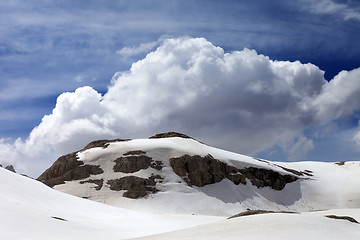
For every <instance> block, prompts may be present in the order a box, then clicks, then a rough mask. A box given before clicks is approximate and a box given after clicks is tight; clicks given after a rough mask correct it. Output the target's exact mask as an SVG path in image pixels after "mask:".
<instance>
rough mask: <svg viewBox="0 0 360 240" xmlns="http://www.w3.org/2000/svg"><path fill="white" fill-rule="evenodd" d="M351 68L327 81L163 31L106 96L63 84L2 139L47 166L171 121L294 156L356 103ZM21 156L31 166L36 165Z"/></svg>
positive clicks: (310, 71)
mask: <svg viewBox="0 0 360 240" xmlns="http://www.w3.org/2000/svg"><path fill="white" fill-rule="evenodd" d="M359 75H360V68H359V69H355V70H353V71H350V72H347V71H343V72H341V73H340V74H339V75H338V76H336V77H335V78H334V79H333V80H332V81H331V82H330V83H327V82H326V81H325V79H324V72H323V71H321V70H320V69H319V68H318V67H317V66H315V65H312V64H302V63H300V62H287V61H285V62H284V61H272V60H270V59H269V58H268V57H266V56H263V55H260V54H257V53H256V51H254V50H249V49H244V50H241V51H235V52H232V53H225V52H224V50H223V49H222V48H220V47H216V46H214V45H213V44H212V43H210V42H208V41H207V40H206V39H203V38H196V39H193V38H178V39H167V40H164V41H163V42H162V43H161V45H160V46H159V47H158V48H157V49H156V50H155V51H153V52H151V53H149V54H147V55H146V57H145V58H144V59H142V60H140V61H138V62H135V63H133V65H132V67H131V69H130V70H129V71H127V72H119V73H116V74H115V75H114V77H113V79H112V82H111V86H109V88H108V91H107V93H106V94H105V95H104V96H101V94H99V93H98V92H96V91H95V90H94V89H92V88H91V87H82V88H78V89H76V90H75V92H68V93H63V94H62V95H60V96H59V97H58V99H57V104H56V106H55V108H54V110H53V111H52V113H51V114H50V115H47V116H44V118H43V119H42V121H41V123H40V124H39V125H38V126H37V127H36V128H34V129H33V130H32V132H31V133H30V135H29V137H28V138H27V139H26V140H24V141H23V140H18V141H17V143H16V144H4V143H0V147H1V148H4V149H5V151H7V152H9V153H13V154H9V156H11V158H13V159H14V161H15V162H16V161H20V160H21V158H23V157H24V156H25V157H26V158H27V159H30V160H31V161H36V162H37V163H39V162H41V163H42V165H43V166H46V165H47V166H48V165H50V164H51V163H52V162H53V161H54V160H55V159H56V157H58V156H59V155H60V154H63V153H68V152H71V151H74V150H77V149H80V148H81V147H83V146H84V145H85V144H87V143H88V142H90V141H92V140H95V139H99V138H115V137H116V138H129V137H130V138H131V137H134V138H135V137H146V136H149V135H151V134H154V133H156V132H162V131H170V130H171V131H172V130H174V131H180V132H184V133H188V134H190V135H192V136H194V137H195V138H199V139H200V140H203V141H204V142H206V143H209V144H211V145H215V146H218V147H222V148H227V149H230V150H233V151H236V152H241V153H244V154H254V153H256V152H259V151H263V150H265V149H270V148H271V147H273V146H276V145H277V146H280V147H282V148H283V149H284V151H285V152H287V153H288V157H289V159H293V160H296V159H299V158H303V157H304V156H305V155H306V153H307V152H308V151H310V150H312V149H313V148H314V147H315V146H314V143H313V140H312V139H311V138H309V136H306V135H304V130H306V129H308V128H310V127H311V128H314V127H316V126H323V125H324V124H326V123H329V122H331V121H332V120H336V119H339V118H344V117H348V116H350V115H351V114H352V112H354V111H358V110H359V109H360V105H359V102H360V82H359V81H360V77H359ZM354 140H355V141H358V137H355V138H354ZM15 146H16V147H15ZM20 153H21V154H22V155H21V158H20V157H19V156H20V155H19V154H20ZM44 156H46V158H45V157H44ZM26 165H27V167H28V168H29V172H32V174H33V175H35V173H36V174H39V173H40V171H42V170H44V169H40V170H39V169H33V167H32V165H31V162H30V161H29V162H27V163H26ZM37 167H38V166H37Z"/></svg>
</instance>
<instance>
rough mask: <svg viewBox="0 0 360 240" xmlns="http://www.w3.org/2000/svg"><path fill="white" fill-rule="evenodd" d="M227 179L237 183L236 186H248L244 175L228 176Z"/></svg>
mask: <svg viewBox="0 0 360 240" xmlns="http://www.w3.org/2000/svg"><path fill="white" fill-rule="evenodd" d="M226 177H227V179H229V180H230V181H232V182H233V183H235V184H236V185H239V184H240V183H241V184H243V185H246V178H245V176H244V175H241V174H228V175H227V176H226Z"/></svg>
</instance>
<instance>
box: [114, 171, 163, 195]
mask: <svg viewBox="0 0 360 240" xmlns="http://www.w3.org/2000/svg"><path fill="white" fill-rule="evenodd" d="M156 179H163V178H162V177H161V176H159V175H156V176H154V175H153V176H151V177H150V178H147V179H145V178H140V177H136V176H127V177H122V178H119V179H111V180H108V181H107V184H109V185H110V189H111V190H114V191H121V190H126V192H125V193H124V195H123V196H124V197H127V198H134V199H135V198H139V197H145V196H146V195H147V194H148V193H156V192H158V191H159V190H157V189H156V187H155V185H156V181H155V180H156Z"/></svg>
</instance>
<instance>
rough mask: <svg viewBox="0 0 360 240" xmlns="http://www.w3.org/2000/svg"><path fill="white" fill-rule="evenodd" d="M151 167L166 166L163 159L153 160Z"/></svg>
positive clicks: (159, 167)
mask: <svg viewBox="0 0 360 240" xmlns="http://www.w3.org/2000/svg"><path fill="white" fill-rule="evenodd" d="M150 167H152V168H154V169H156V170H161V169H162V168H163V167H164V164H163V162H162V161H153V162H151V165H150Z"/></svg>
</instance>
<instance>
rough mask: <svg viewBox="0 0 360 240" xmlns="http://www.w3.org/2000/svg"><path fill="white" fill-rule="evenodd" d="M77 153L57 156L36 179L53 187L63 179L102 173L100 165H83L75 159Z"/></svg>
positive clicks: (81, 177)
mask: <svg viewBox="0 0 360 240" xmlns="http://www.w3.org/2000/svg"><path fill="white" fill-rule="evenodd" d="M77 153H78V152H73V153H70V154H67V155H64V156H61V157H59V158H58V160H56V161H55V162H54V164H53V165H52V166H51V167H50V168H48V169H47V170H46V171H45V172H44V173H43V174H41V175H40V176H39V177H38V179H37V180H38V181H41V182H43V183H44V184H46V185H48V186H49V187H54V186H55V185H58V184H63V183H65V181H71V180H80V179H85V178H88V177H90V175H91V174H94V175H96V174H101V173H103V170H102V169H101V168H100V166H95V165H84V163H83V162H82V161H79V160H78V159H77V156H76V154H77Z"/></svg>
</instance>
